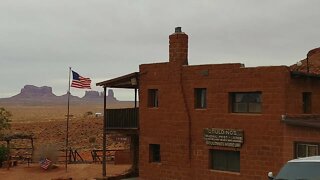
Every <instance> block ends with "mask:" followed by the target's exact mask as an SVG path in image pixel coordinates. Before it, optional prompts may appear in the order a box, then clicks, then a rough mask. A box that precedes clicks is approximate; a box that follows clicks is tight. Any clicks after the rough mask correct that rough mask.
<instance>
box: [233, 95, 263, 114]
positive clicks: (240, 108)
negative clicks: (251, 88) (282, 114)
mask: <svg viewBox="0 0 320 180" xmlns="http://www.w3.org/2000/svg"><path fill="white" fill-rule="evenodd" d="M230 97H231V111H232V112H233V113H261V104H262V102H261V92H245V93H230Z"/></svg>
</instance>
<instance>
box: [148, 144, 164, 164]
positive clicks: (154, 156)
mask: <svg viewBox="0 0 320 180" xmlns="http://www.w3.org/2000/svg"><path fill="white" fill-rule="evenodd" d="M149 162H150V163H161V146H160V144H149Z"/></svg>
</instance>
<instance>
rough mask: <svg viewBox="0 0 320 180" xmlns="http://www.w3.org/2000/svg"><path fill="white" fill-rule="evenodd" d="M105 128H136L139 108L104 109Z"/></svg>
mask: <svg viewBox="0 0 320 180" xmlns="http://www.w3.org/2000/svg"><path fill="white" fill-rule="evenodd" d="M106 117H107V130H138V125H139V108H124V109H106Z"/></svg>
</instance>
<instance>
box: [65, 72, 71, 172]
mask: <svg viewBox="0 0 320 180" xmlns="http://www.w3.org/2000/svg"><path fill="white" fill-rule="evenodd" d="M70 76H71V67H69V84H68V113H67V133H66V134H67V135H66V172H67V170H68V140H69V139H68V138H69V117H70Z"/></svg>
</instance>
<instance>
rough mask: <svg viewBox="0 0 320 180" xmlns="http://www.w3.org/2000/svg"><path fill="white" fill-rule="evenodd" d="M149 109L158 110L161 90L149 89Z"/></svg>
mask: <svg viewBox="0 0 320 180" xmlns="http://www.w3.org/2000/svg"><path fill="white" fill-rule="evenodd" d="M148 107H149V108H158V107H159V90H158V89H148Z"/></svg>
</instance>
